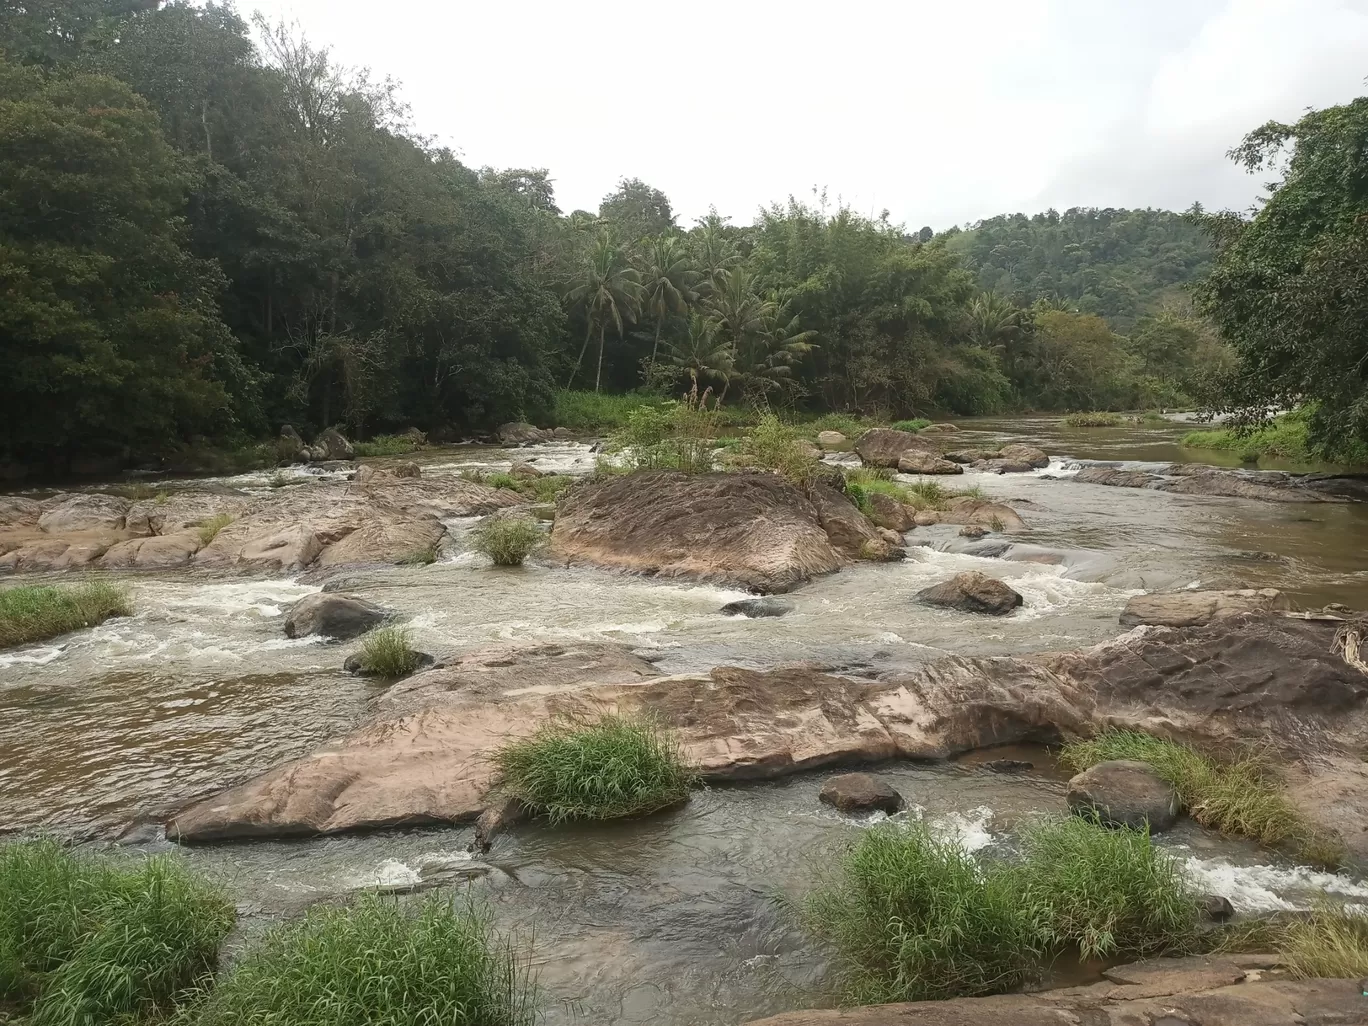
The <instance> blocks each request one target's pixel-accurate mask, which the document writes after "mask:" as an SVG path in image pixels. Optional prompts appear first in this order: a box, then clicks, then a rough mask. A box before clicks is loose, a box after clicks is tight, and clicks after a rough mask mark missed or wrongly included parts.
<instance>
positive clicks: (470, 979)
mask: <svg viewBox="0 0 1368 1026" xmlns="http://www.w3.org/2000/svg"><path fill="white" fill-rule="evenodd" d="M535 1000H536V995H535V991H534V989H533V987H532V985H531V980H530V974H529V970H528V967H527V964H526V962H524V961H523V960H522V959H520V958H519V957H518V954H517V952H516V951H515V949H514V948H513V947H512V946H511V945H510V944H509V943H508V942H506V941H503V940H500V939H499V938H498V937H497V936H496V935H495V933H494V932H493V930H492V929H491V927H490V925H489V920H488V917H487V916H486V915H485V914H484V913H483V912H482V911H481V910H479V909H477V908H475V907H473V906H461V905H457V904H453V903H452V901H451V899H449V898H442V897H435V896H434V897H431V898H428V899H427V900H426V901H423V902H421V903H416V904H415V903H405V902H399V901H395V900H393V899H386V898H383V897H380V896H377V895H367V896H365V897H362V898H360V899H358V900H357V901H356V902H355V903H354V904H352V905H349V906H346V907H341V908H339V907H334V906H329V905H315V906H313V907H312V908H311V909H310V910H309V911H308V912H307V913H306V914H305V915H304V917H303V918H302V919H301V920H299V921H297V922H292V923H286V924H283V925H281V926H277V927H276V928H274V929H273V930H272V931H271V932H270V933H268V934H267V935H266V936H265V937H264V938H263V939H262V940H261V941H259V942H257V943H255V944H253V945H252V946H251V947H250V948H249V949H248V950H247V952H246V954H244V955H243V957H241V958H240V959H239V960H238V961H236V962H235V963H234V964H233V967H232V968H231V969H230V970H229V971H228V972H227V973H226V974H225V975H224V976H223V978H222V979H220V980H219V982H218V984H217V986H215V987H214V988H213V989H212V990H211V991H209V992H208V993H207V994H206V996H205V997H204V999H203V1001H202V1003H201V1004H200V1005H199V1007H198V1008H196V1009H195V1011H194V1021H195V1022H196V1023H198V1024H199V1026H240V1024H244V1023H288V1024H289V1026H334V1024H337V1023H361V1022H364V1023H369V1024H375V1026H430V1024H434V1023H443V1024H446V1026H532V1024H533V1023H534V1022H535V1021H536V1003H535Z"/></svg>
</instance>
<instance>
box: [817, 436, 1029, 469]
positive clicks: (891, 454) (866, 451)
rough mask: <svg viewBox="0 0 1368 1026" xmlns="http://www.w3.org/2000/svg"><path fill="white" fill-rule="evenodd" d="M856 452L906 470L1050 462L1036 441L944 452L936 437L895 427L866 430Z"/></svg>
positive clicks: (869, 461) (876, 463)
mask: <svg viewBox="0 0 1368 1026" xmlns="http://www.w3.org/2000/svg"><path fill="white" fill-rule="evenodd" d="M818 440H819V441H820V440H821V439H820V436H819V438H818ZM855 452H856V454H857V455H858V456H859V457H860V461H861V462H862V463H864V465H865V466H867V467H896V468H897V469H898V471H899V472H900V473H903V474H963V473H964V468H965V467H966V466H968V467H969V468H970V469H971V470H978V471H985V472H992V473H998V474H1010V473H1026V472H1029V471H1031V470H1036V469H1039V468H1041V467H1047V466H1049V464H1050V457H1049V456H1048V455H1046V453H1045V451H1044V450H1043V449H1037V448H1036V447H1035V446H1033V445H1005V446H1003V447H1002V448H1001V449H992V450H988V449H962V450H958V451H953V452H946V453H942V452H941V448H940V446H939V445H938V444H937V443H936V442H935V440H934V439H932V438H928V437H925V436H924V435H921V434H913V433H912V432H910V431H899V430H898V429H896V428H873V429H871V430H869V431H866V432H865V433H864V434H863V435H861V436H860V438H859V440H858V441H857V442H856V443H855Z"/></svg>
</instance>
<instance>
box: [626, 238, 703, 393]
mask: <svg viewBox="0 0 1368 1026" xmlns="http://www.w3.org/2000/svg"><path fill="white" fill-rule="evenodd" d="M640 273H641V278H642V308H643V310H644V311H645V312H646V313H648V314H650V316H652V317H654V318H655V322H656V326H655V341H654V342H653V343H652V344H651V361H650V363H649V364H648V365H647V369H646V379H647V380H648V381H649V380H650V378H651V374H652V373H653V372H654V371H655V364H656V355H657V354H658V353H659V352H660V329H661V327H662V326H663V325H664V323H665V318H666V317H669V316H670V315H671V314H685V313H688V311H689V304H690V303H692V302H693V301H694V300H695V299H697V298H698V297H697V293H695V292H694V290H693V286H694V284H695V283H696V282H697V281H698V272H697V271H696V270H694V267H693V262H692V261H691V260H690V258H689V253H688V250H687V249H685V247H684V245H683V243H682V242H680V240H679V238H678V236H674V235H662V236H657V237H656V238H654V239H649V240H647V242H646V244H645V245H644V246H643V247H642V251H641V261H640Z"/></svg>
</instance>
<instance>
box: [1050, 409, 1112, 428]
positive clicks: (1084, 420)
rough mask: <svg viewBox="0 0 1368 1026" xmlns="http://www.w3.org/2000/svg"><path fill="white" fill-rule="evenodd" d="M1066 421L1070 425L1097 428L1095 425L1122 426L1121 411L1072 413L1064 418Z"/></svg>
mask: <svg viewBox="0 0 1368 1026" xmlns="http://www.w3.org/2000/svg"><path fill="white" fill-rule="evenodd" d="M1064 423H1065V424H1066V425H1067V426H1068V427H1075V428H1095V427H1120V426H1121V414H1119V413H1071V414H1069V415H1068V416H1067V417H1065V418H1064Z"/></svg>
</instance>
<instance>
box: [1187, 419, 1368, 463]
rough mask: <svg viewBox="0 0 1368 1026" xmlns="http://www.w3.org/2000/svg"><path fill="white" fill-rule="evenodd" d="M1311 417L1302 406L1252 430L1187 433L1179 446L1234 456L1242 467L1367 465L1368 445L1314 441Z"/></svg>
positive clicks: (1342, 441)
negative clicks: (1264, 462) (1265, 462)
mask: <svg viewBox="0 0 1368 1026" xmlns="http://www.w3.org/2000/svg"><path fill="white" fill-rule="evenodd" d="M1314 415H1315V408H1314V407H1312V406H1303V407H1300V408H1298V409H1296V410H1293V411H1292V412H1291V413H1285V414H1283V415H1282V416H1279V417H1275V418H1273V420H1272V421H1270V422H1269V423H1267V424H1265V425H1263V426H1262V427H1257V428H1253V429H1248V430H1243V429H1237V428H1221V429H1218V430H1213V431H1189V432H1188V433H1187V434H1186V435H1184V436H1183V440H1182V443H1181V444H1182V446H1183V448H1185V449H1217V450H1225V451H1228V452H1235V453H1238V454H1239V457H1240V459H1241V460H1242V461H1243V462H1245V463H1254V462H1256V461H1257V460H1258V459H1259V458H1260V457H1263V456H1272V457H1276V458H1279V459H1285V460H1293V461H1296V462H1301V463H1309V462H1312V461H1316V460H1328V461H1331V462H1338V463H1347V464H1353V465H1356V466H1365V465H1368V444H1365V443H1363V442H1362V441H1360V440H1358V439H1330V440H1328V441H1321V442H1319V443H1318V442H1315V441H1313V440H1312V437H1311V419H1312V417H1313V416H1314Z"/></svg>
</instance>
